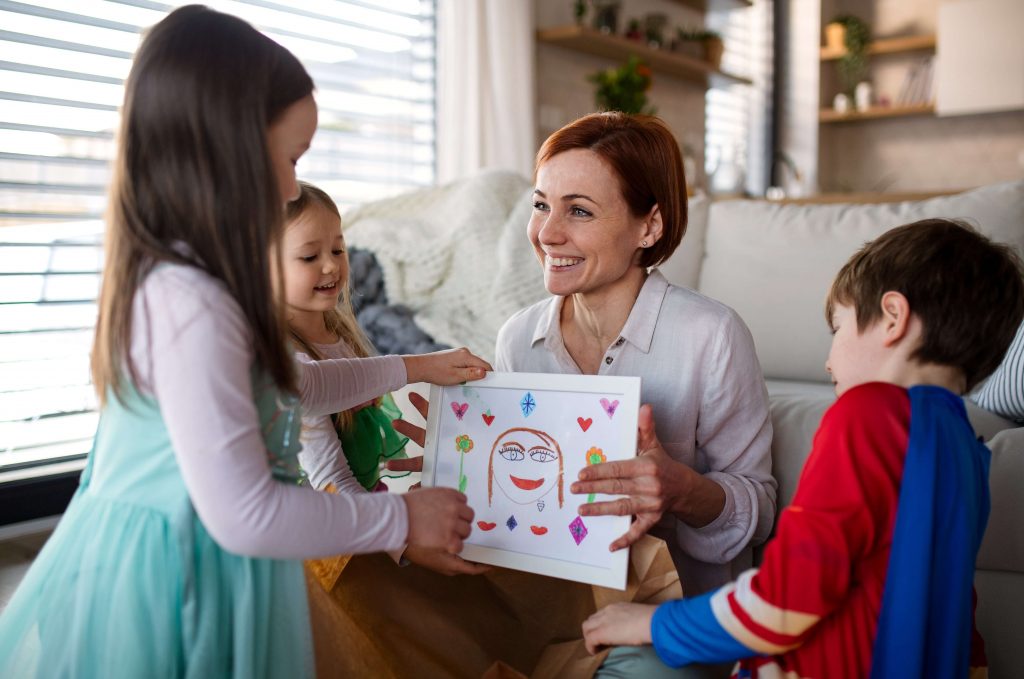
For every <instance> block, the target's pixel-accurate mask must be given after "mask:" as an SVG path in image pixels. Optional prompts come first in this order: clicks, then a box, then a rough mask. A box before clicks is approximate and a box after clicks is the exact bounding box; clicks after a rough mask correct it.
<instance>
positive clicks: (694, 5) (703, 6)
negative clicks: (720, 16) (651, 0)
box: [671, 0, 754, 12]
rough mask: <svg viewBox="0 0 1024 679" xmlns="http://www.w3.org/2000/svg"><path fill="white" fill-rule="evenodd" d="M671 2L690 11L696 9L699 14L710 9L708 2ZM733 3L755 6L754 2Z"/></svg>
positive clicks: (734, 0) (752, 0) (706, 0)
mask: <svg viewBox="0 0 1024 679" xmlns="http://www.w3.org/2000/svg"><path fill="white" fill-rule="evenodd" d="M671 1H672V2H674V3H675V4H677V5H682V6H683V7H689V8H690V9H695V10H697V11H698V12H705V11H707V8H708V0H671ZM733 2H735V3H736V4H737V5H742V6H744V7H751V6H753V4H754V0H733Z"/></svg>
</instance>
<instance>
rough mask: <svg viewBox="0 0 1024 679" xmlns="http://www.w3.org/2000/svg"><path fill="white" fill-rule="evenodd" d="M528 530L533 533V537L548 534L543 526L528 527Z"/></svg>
mask: <svg viewBox="0 0 1024 679" xmlns="http://www.w3.org/2000/svg"><path fill="white" fill-rule="evenodd" d="M530 530H532V531H533V534H534V535H544V533H547V532H548V529H547V528H545V527H544V526H530Z"/></svg>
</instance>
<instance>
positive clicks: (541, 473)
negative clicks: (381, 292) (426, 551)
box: [422, 373, 640, 589]
mask: <svg viewBox="0 0 1024 679" xmlns="http://www.w3.org/2000/svg"><path fill="white" fill-rule="evenodd" d="M639 409H640V378H639V377H606V376H599V375H551V374H537V373H489V374H488V375H487V377H485V378H484V379H482V380H479V381H477V382H471V383H468V384H465V385H460V386H452V387H438V386H433V387H431V390H430V413H429V416H428V418H427V436H426V445H425V446H424V449H423V451H424V453H423V454H424V457H423V481H422V483H423V485H424V486H447V487H451V488H458V489H459V490H461V491H462V492H463V493H465V494H466V496H467V498H468V499H469V505H470V506H471V507H472V508H473V511H474V514H475V517H474V519H473V531H472V533H471V534H470V536H469V538H468V539H467V540H466V541H465V546H464V548H463V551H462V554H461V555H462V557H463V558H464V559H468V560H470V561H476V562H479V563H486V564H492V565H496V566H504V567H507V568H514V569H517V570H523V571H528V572H532V573H540V574H542V575H550V576H554V577H557V578H564V579H566V580H575V581H578V582H586V583H590V584H595V585H601V586H604V587H614V588H617V589H625V588H626V571H627V566H628V562H629V553H628V552H629V550H626V549H622V550H619V551H617V552H609V551H608V546H609V545H610V544H611V543H612V542H613V541H614V540H615V539H616V538H618V537H619V536H620V535H622V534H623V533H625V532H626V531H627V530H628V529H629V523H630V517H628V516H587V517H581V516H579V514H578V513H577V510H578V508H579V506H580V505H581V504H585V503H587V502H592V501H595V500H596V501H601V500H608V499H612V496H605V495H597V496H596V497H595V496H593V495H591V496H587V495H573V494H572V493H570V492H569V487H570V486H571V484H572V483H573V482H574V481H575V480H576V479H577V478H578V474H579V471H580V470H581V469H582V468H583V467H584V466H586V465H588V464H595V463H598V462H605V461H612V460H625V459H629V458H631V457H634V456H635V455H636V429H637V414H638V412H639Z"/></svg>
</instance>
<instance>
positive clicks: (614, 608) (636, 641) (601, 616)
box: [583, 603, 658, 655]
mask: <svg viewBox="0 0 1024 679" xmlns="http://www.w3.org/2000/svg"><path fill="white" fill-rule="evenodd" d="M657 608H658V607H657V606H649V605H646V604H625V603H620V604H611V605H610V606H605V607H604V608H602V609H601V610H599V611H598V612H597V613H594V614H593V615H591V616H590V617H589V618H587V619H586V620H584V621H583V642H584V643H585V644H586V646H587V652H588V653H590V654H591V655H593V654H595V653H597V652H598V651H600V650H601V649H602V648H604V647H605V646H642V645H644V644H650V643H651V619H652V618H654V611H655V610H657Z"/></svg>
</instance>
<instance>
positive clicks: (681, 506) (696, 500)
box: [570, 404, 725, 552]
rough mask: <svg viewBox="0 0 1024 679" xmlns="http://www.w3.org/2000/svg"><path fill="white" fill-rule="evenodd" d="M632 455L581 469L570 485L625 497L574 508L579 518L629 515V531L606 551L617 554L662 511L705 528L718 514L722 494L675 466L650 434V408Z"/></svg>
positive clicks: (646, 408)
mask: <svg viewBox="0 0 1024 679" xmlns="http://www.w3.org/2000/svg"><path fill="white" fill-rule="evenodd" d="M637 451H638V454H637V456H636V457H635V458H633V459H632V460H621V461H615V462H605V463H602V464H595V465H589V466H587V467H584V468H583V469H582V470H581V471H580V474H579V481H577V482H576V483H573V484H572V488H571V489H570V490H571V492H573V493H574V494H577V495H584V494H590V493H603V494H606V495H625V496H626V497H622V498H619V499H618V500H611V501H607V502H591V503H587V504H584V505H580V508H579V513H580V515H581V516H604V515H613V516H635V517H636V520H635V521H634V522H633V523H632V524H631V525H630V527H629V530H628V531H626V533H625V534H624V535H622V536H621V537H619V538H618V539H617V540H615V542H613V543H612V544H611V546H610V549H611V551H613V552H614V551H617V550H619V549H622V548H624V547H628V546H630V545H632V544H633V543H634V542H636V541H637V540H639V539H640V538H642V537H643V536H644V535H646V534H647V531H649V530H650V529H651V528H652V527H653V526H654V525H655V524H657V523H658V521H660V520H661V517H662V516H663V515H664V514H665V513H666V512H671V513H672V514H675V515H676V516H678V517H679V518H680V519H682V520H683V521H685V522H686V523H688V524H690V525H692V526H694V527H700V526H706V525H707V524H709V523H711V522H712V521H714V520H715V518H717V517H718V515H719V514H721V513H722V509H723V508H724V507H725V491H724V490H722V487H721V486H719V485H718V484H717V483H715V482H714V481H711V480H709V479H705V478H704V477H703V476H701V475H700V474H698V473H697V472H695V471H694V470H693V469H691V468H690V467H688V466H686V465H685V464H682V463H681V462H676V461H675V460H673V459H672V458H671V457H669V455H668V453H666V452H665V449H664V448H663V447H662V445H661V442H660V441H658V437H657V436H656V435H655V433H654V415H653V414H652V412H651V406H650V405H647V404H645V405H643V406H642V407H641V408H640V417H639V422H638V434H637Z"/></svg>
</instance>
